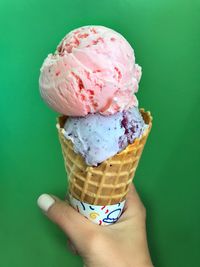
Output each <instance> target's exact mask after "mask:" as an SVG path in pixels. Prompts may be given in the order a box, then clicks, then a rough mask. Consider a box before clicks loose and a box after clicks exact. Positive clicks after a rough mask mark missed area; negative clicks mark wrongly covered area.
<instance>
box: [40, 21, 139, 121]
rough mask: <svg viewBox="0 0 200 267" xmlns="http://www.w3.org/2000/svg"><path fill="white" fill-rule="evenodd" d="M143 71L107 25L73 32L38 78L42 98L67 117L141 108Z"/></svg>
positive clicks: (129, 49) (45, 64)
mask: <svg viewBox="0 0 200 267" xmlns="http://www.w3.org/2000/svg"><path fill="white" fill-rule="evenodd" d="M140 78H141V67H140V66H139V65H137V64H136V63H135V56H134V51H133V49H132V47H131V46H130V44H129V43H128V42H127V41H126V40H125V38H124V37H123V36H122V35H120V34H119V33H117V32H115V31H113V30H111V29H109V28H106V27H103V26H85V27H81V28H78V29H76V30H74V31H71V32H70V33H69V34H67V35H66V36H65V37H64V39H63V40H62V41H61V43H60V44H59V45H58V47H57V50H56V52H55V54H49V55H48V57H47V58H46V60H45V61H44V63H43V66H42V68H41V74H40V79H39V84H40V92H41V95H42V97H43V99H44V100H45V101H46V102H47V103H48V105H49V106H50V107H51V108H53V109H54V110H55V111H57V112H59V113H61V114H64V115H67V116H86V115H87V114H89V113H101V114H103V115H110V114H114V113H116V112H118V111H123V110H127V109H129V108H130V107H133V106H137V105H138V102H137V98H136V96H135V93H136V92H137V90H138V83H139V81H140Z"/></svg>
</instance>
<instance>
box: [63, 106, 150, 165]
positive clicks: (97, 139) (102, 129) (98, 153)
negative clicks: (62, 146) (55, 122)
mask: <svg viewBox="0 0 200 267" xmlns="http://www.w3.org/2000/svg"><path fill="white" fill-rule="evenodd" d="M147 127H148V125H146V124H145V123H144V120H143V118H142V116H141V114H140V112H139V110H138V108H136V107H133V108H130V109H128V110H126V111H123V112H118V113H115V114H113V115H110V116H103V115H101V114H98V113H97V114H89V115H87V116H85V117H69V118H68V119H67V121H66V123H65V126H64V129H65V131H64V135H65V137H66V138H67V139H69V140H71V141H72V143H73V145H74V151H75V152H76V153H80V154H81V155H82V156H83V157H84V158H85V161H86V163H87V164H88V165H92V166H97V165H98V164H99V163H101V162H103V161H104V160H106V159H108V158H110V157H112V156H114V155H115V154H117V153H118V152H120V151H121V150H123V149H124V148H125V147H126V146H127V145H128V144H131V143H133V141H134V140H135V138H140V137H141V135H142V134H143V132H144V130H145V129H146V128H147Z"/></svg>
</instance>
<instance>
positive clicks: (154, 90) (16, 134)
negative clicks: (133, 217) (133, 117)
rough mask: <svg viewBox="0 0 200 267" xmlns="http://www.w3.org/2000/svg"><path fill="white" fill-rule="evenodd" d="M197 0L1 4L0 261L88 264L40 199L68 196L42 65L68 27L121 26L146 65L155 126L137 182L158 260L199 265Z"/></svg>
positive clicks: (145, 96)
mask: <svg viewBox="0 0 200 267" xmlns="http://www.w3.org/2000/svg"><path fill="white" fill-rule="evenodd" d="M199 14H200V1H191V0H187V1H184V0H168V1H162V0H160V1H159V0H157V1H150V0H135V1H134V0H132V1H131V0H129V1H128V0H121V1H119V0H118V1H114V0H109V1H108V0H101V1H100V0H99V1H94V0H93V1H92V0H91V1H89V0H88V1H87V0H84V1H81V0H73V1H68V0H65V1H64V0H59V1H50V0H48V1H47V0H45V1H40V0H29V1H27V0H19V1H15V0H12V1H9V0H1V2H0V51H1V56H0V68H1V69H0V79H1V85H0V101H1V102H0V103H1V104H0V116H1V128H0V203H1V206H0V255H1V256H0V265H1V266H3V267H11V266H15V267H18V266H20V267H27V266H29V267H35V266H43V267H47V266H48V267H59V266H74V267H75V266H77V267H78V266H82V262H81V259H80V258H79V257H76V256H73V255H72V254H70V252H69V251H68V250H67V249H66V238H65V236H64V234H63V233H62V232H61V231H60V230H59V229H58V228H57V227H56V226H55V225H53V224H52V223H51V222H50V221H48V220H47V219H46V218H45V217H44V216H43V215H42V214H41V212H40V211H39V209H38V208H37V206H36V199H37V197H38V196H39V195H40V194H41V193H44V192H48V193H53V194H55V195H58V196H59V197H61V198H62V197H64V194H65V191H66V190H65V189H66V175H65V171H64V165H63V160H62V155H61V150H60V145H59V142H58V139H57V132H56V128H55V118H56V114H55V113H54V112H53V111H51V110H50V109H49V108H47V106H46V105H45V104H44V103H43V101H42V100H41V98H40V95H39V91H38V77H39V68H40V66H41V64H42V62H43V60H44V58H45V57H46V56H47V54H48V53H50V52H53V51H54V50H55V47H56V45H57V44H58V42H59V41H60V40H61V38H62V37H63V36H64V35H65V34H66V33H67V32H68V31H70V30H71V29H73V28H76V27H79V26H82V25H88V24H101V25H105V26H108V27H111V28H113V29H115V30H117V31H119V32H120V33H122V34H123V35H124V36H125V37H126V38H127V39H128V41H129V42H130V43H131V45H132V46H133V47H134V49H135V53H136V60H137V62H138V63H139V64H140V65H141V66H142V67H143V76H142V80H141V83H140V90H139V93H138V94H137V96H138V98H139V101H140V107H145V108H146V109H149V110H151V111H152V113H153V117H154V123H153V129H152V132H151V135H150V137H149V139H148V143H147V145H146V148H145V151H144V153H143V156H142V160H141V162H140V165H139V168H138V170H137V174H136V176H135V185H136V187H137V189H138V191H139V193H140V195H141V198H142V200H143V202H144V204H145V206H146V208H147V230H148V240H149V247H150V251H151V255H152V259H153V262H154V265H155V266H161V267H178V266H181V267H188V266H190V267H193V266H194V267H196V266H200V255H199V248H200V230H199V226H200V208H199V204H200V198H199V187H200V180H199V178H200V175H199V165H200V164H199V158H200V157H199V152H200V144H199V142H198V141H199V136H200V120H199V114H200V110H199V105H200V86H199V85H200V75H199V74H200V72H199V70H200V52H199V50H200V15H199Z"/></svg>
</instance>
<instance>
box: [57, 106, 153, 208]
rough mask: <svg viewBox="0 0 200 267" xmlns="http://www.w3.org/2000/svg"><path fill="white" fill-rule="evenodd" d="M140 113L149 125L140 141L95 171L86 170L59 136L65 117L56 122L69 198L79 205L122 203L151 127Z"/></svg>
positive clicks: (146, 118)
mask: <svg viewBox="0 0 200 267" xmlns="http://www.w3.org/2000/svg"><path fill="white" fill-rule="evenodd" d="M140 112H141V114H142V116H143V119H144V121H145V123H146V124H148V125H149V127H148V128H147V129H146V130H145V132H144V133H143V135H142V136H141V138H139V139H135V141H134V142H133V143H132V144H130V145H128V146H127V147H126V148H125V149H124V150H123V151H121V152H119V153H117V154H116V155H114V156H113V157H111V158H109V159H107V160H105V161H104V162H102V163H101V164H99V165H98V166H96V167H93V166H88V165H87V164H86V163H85V160H84V158H83V157H82V156H81V155H80V154H78V153H75V152H74V150H73V144H72V142H71V141H69V140H67V139H66V138H65V136H64V134H63V131H64V129H63V128H64V124H65V121H66V119H67V117H66V116H61V117H59V118H58V123H57V129H58V134H59V139H60V143H61V147H62V152H63V157H64V163H65V169H66V172H67V175H68V182H69V187H68V188H69V193H70V195H71V196H72V197H74V198H75V199H77V200H79V201H81V202H85V203H88V204H91V205H102V206H103V205H113V204H116V203H120V202H122V201H123V200H125V198H126V194H127V192H128V190H129V185H130V183H131V182H132V179H133V177H134V175H135V171H136V168H137V166H138V163H139V160H140V157H141V154H142V151H143V149H144V145H145V143H146V140H147V137H148V135H149V133H150V130H151V127H152V117H151V114H150V112H149V111H148V112H145V111H144V109H140Z"/></svg>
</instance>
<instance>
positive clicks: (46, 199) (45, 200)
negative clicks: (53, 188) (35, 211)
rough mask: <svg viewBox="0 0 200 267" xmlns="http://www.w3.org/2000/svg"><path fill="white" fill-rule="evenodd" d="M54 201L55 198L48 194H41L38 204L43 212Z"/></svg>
mask: <svg viewBox="0 0 200 267" xmlns="http://www.w3.org/2000/svg"><path fill="white" fill-rule="evenodd" d="M54 203H55V200H54V199H53V198H52V197H51V196H50V195H48V194H43V195H41V196H40V197H39V198H38V200H37V204H38V206H39V207H40V208H41V209H42V210H43V211H45V212H47V211H48V209H49V208H50V207H51V206H52V205H53V204H54Z"/></svg>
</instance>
